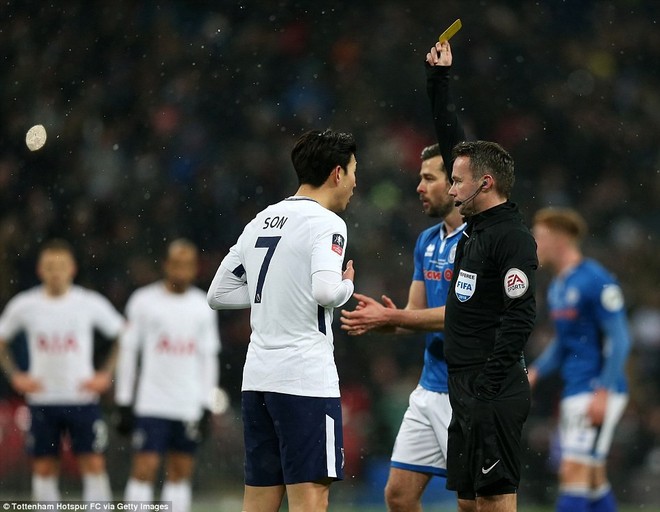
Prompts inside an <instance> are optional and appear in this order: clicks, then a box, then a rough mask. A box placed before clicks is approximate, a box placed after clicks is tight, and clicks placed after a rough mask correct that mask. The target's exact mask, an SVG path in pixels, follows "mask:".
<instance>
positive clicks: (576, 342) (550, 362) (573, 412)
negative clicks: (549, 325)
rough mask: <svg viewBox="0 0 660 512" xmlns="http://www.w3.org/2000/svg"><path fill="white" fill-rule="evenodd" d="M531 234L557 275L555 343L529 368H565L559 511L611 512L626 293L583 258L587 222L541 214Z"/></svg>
mask: <svg viewBox="0 0 660 512" xmlns="http://www.w3.org/2000/svg"><path fill="white" fill-rule="evenodd" d="M533 231H534V237H535V238H536V243H537V246H538V247H537V252H538V257H539V262H540V264H541V265H542V266H545V267H548V268H549V269H550V270H551V271H552V272H553V274H554V275H555V277H554V279H553V281H552V283H551V284H550V287H549V289H548V306H549V308H550V316H551V317H552V320H553V322H554V325H555V331H556V332H555V338H554V340H553V341H552V342H551V344H550V345H549V346H548V347H547V348H546V350H545V351H544V352H543V353H542V354H541V355H540V356H539V357H538V358H537V359H536V361H534V364H533V365H531V366H530V368H529V380H530V384H532V385H533V384H534V383H536V382H537V381H538V379H540V378H543V377H545V376H546V375H548V374H550V373H551V372H553V371H555V370H560V372H561V376H562V379H563V383H564V390H563V395H562V401H561V410H560V434H561V436H560V438H561V452H562V458H561V467H560V470H559V483H560V485H559V498H558V500H557V511H558V512H569V511H570V512H587V511H589V512H613V511H615V510H616V503H615V499H614V495H613V493H612V490H611V488H610V484H609V482H608V479H607V472H606V467H605V461H606V457H607V454H608V452H609V449H610V445H611V443H612V436H613V434H614V429H615V427H616V425H617V423H618V421H619V419H620V418H621V415H622V414H623V411H624V409H625V407H626V403H627V401H628V395H627V384H626V376H625V372H624V366H625V363H626V358H627V356H628V351H629V347H630V336H629V333H628V325H627V321H626V314H625V309H624V300H623V294H622V292H621V288H620V287H619V284H618V283H617V281H616V279H615V278H614V277H612V275H610V274H609V272H607V271H606V270H605V269H604V268H603V267H602V266H601V265H600V264H599V263H597V262H596V261H594V260H591V259H587V258H584V256H583V255H582V251H581V250H580V246H579V242H580V240H581V238H582V237H583V236H584V234H585V232H586V223H585V222H584V220H583V219H582V217H581V216H580V215H579V214H578V213H577V212H576V211H574V210H571V209H568V208H545V209H542V210H539V211H538V212H537V213H536V215H535V217H534V228H533Z"/></svg>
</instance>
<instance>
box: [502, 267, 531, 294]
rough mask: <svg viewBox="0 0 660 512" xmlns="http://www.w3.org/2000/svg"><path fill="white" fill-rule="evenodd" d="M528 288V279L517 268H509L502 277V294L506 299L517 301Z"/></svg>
mask: <svg viewBox="0 0 660 512" xmlns="http://www.w3.org/2000/svg"><path fill="white" fill-rule="evenodd" d="M527 288H529V279H527V274H525V273H524V272H523V271H522V270H520V269H519V268H510V269H509V270H508V271H507V273H506V275H505V276H504V292H505V293H506V295H507V297H509V298H511V299H517V298H518V297H522V296H523V295H524V294H525V292H526V291H527Z"/></svg>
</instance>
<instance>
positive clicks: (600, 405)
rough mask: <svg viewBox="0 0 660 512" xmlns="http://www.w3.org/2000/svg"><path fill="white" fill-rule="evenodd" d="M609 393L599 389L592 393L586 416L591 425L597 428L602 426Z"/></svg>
mask: <svg viewBox="0 0 660 512" xmlns="http://www.w3.org/2000/svg"><path fill="white" fill-rule="evenodd" d="M608 396H609V393H608V392H607V390H606V389H603V388H600V389H597V390H596V391H594V393H593V398H592V399H591V403H590V404H589V408H588V409H587V416H589V419H590V420H591V424H592V425H594V426H596V427H598V426H600V425H602V424H603V420H604V419H605V411H606V410H607V398H608Z"/></svg>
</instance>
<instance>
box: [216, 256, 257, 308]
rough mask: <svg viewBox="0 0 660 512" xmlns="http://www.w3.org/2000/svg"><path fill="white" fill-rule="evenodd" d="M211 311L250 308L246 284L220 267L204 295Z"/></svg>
mask: <svg viewBox="0 0 660 512" xmlns="http://www.w3.org/2000/svg"><path fill="white" fill-rule="evenodd" d="M206 299H207V301H208V304H209V306H211V308H212V309H245V308H249V307H250V295H249V292H248V287H247V282H245V281H244V280H243V279H241V278H240V277H238V276H236V275H235V274H234V273H232V272H230V271H229V270H227V269H226V268H224V267H223V266H222V265H220V267H219V268H218V271H217V273H216V274H215V277H214V278H213V282H212V283H211V286H210V287H209V291H208V293H207V295H206Z"/></svg>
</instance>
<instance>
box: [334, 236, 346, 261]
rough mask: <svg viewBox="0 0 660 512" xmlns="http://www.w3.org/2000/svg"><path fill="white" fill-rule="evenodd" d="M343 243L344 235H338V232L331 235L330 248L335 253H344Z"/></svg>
mask: <svg viewBox="0 0 660 512" xmlns="http://www.w3.org/2000/svg"><path fill="white" fill-rule="evenodd" d="M344 243H345V240H344V237H343V236H342V235H340V234H339V233H335V234H334V235H332V247H331V249H332V250H333V251H334V252H336V253H337V254H339V256H341V255H342V254H344Z"/></svg>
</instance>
